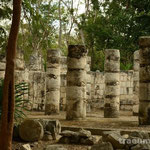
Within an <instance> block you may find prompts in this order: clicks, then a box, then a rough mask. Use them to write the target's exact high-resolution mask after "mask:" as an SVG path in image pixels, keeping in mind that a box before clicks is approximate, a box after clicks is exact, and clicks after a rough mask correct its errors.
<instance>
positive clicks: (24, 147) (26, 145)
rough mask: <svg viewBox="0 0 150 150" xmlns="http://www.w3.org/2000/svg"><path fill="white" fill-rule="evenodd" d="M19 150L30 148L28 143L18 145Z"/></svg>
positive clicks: (28, 149)
mask: <svg viewBox="0 0 150 150" xmlns="http://www.w3.org/2000/svg"><path fill="white" fill-rule="evenodd" d="M20 150H32V149H31V147H30V145H29V144H24V145H22V146H21V147H20Z"/></svg>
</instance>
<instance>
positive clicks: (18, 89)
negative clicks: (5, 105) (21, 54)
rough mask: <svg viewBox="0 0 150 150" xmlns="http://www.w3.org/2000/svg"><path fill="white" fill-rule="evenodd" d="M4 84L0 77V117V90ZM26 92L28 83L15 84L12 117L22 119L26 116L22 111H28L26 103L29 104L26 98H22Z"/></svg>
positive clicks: (0, 110) (0, 105)
mask: <svg viewBox="0 0 150 150" xmlns="http://www.w3.org/2000/svg"><path fill="white" fill-rule="evenodd" d="M3 86H4V80H3V79H0V118H1V113H2V94H3V93H2V91H3ZM27 93H28V84H27V83H25V82H21V83H19V84H16V85H15V114H14V119H15V121H18V119H23V118H24V117H26V115H25V113H24V111H28V107H27V104H29V100H28V99H24V95H25V94H27Z"/></svg>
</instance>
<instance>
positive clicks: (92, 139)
mask: <svg viewBox="0 0 150 150" xmlns="http://www.w3.org/2000/svg"><path fill="white" fill-rule="evenodd" d="M97 142H98V141H97V139H96V138H95V137H94V136H90V137H87V138H80V143H81V144H84V145H94V144H96V143H97Z"/></svg>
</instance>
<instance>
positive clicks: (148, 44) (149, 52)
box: [139, 36, 150, 125]
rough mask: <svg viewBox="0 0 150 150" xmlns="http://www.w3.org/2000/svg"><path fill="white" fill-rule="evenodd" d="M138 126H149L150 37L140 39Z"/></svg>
mask: <svg viewBox="0 0 150 150" xmlns="http://www.w3.org/2000/svg"><path fill="white" fill-rule="evenodd" d="M139 47H140V84H139V87H140V88H139V94H140V95H139V124H140V125H150V102H149V101H150V86H149V85H150V59H149V58H150V37H148V36H147V37H146V36H145V37H140V39H139Z"/></svg>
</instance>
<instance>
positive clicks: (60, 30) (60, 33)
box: [58, 0, 62, 49]
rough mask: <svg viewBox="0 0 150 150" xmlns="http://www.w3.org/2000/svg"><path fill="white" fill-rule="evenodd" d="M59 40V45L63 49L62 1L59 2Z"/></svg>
mask: <svg viewBox="0 0 150 150" xmlns="http://www.w3.org/2000/svg"><path fill="white" fill-rule="evenodd" d="M58 10H59V39H58V45H59V48H60V49H61V46H62V20H61V0H59V8H58Z"/></svg>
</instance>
